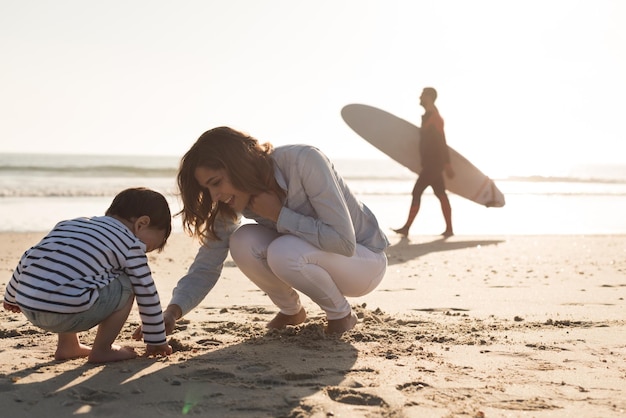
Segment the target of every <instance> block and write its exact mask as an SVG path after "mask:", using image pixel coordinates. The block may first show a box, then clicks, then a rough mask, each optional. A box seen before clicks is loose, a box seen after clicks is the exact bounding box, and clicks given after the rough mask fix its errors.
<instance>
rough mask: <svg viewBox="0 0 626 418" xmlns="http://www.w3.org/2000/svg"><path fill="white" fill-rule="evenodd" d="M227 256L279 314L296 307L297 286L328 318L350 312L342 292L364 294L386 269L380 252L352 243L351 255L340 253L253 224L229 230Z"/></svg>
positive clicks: (385, 259) (299, 306) (294, 312)
mask: <svg viewBox="0 0 626 418" xmlns="http://www.w3.org/2000/svg"><path fill="white" fill-rule="evenodd" d="M230 254H231V256H232V257H233V260H234V261H235V264H237V266H238V267H239V269H240V270H241V271H242V272H243V273H244V274H245V275H246V276H248V278H249V279H250V280H252V282H253V283H254V284H256V285H257V286H258V287H259V288H260V289H261V290H263V291H264V292H265V293H267V295H268V296H269V297H270V299H271V300H272V302H274V303H275V304H276V306H278V308H279V309H280V312H282V313H283V314H285V315H294V314H296V313H298V312H299V311H300V309H301V308H302V305H301V303H300V297H299V296H298V293H297V292H296V290H298V291H300V292H302V293H303V294H305V295H307V296H308V297H310V298H311V300H313V301H314V302H315V303H317V304H318V305H319V306H320V308H322V309H323V310H324V311H325V312H326V316H327V318H328V319H331V320H333V319H341V318H343V317H345V316H347V315H348V314H350V312H351V309H350V304H349V303H348V301H347V300H346V296H350V297H356V296H363V295H366V294H368V293H370V292H371V291H372V290H374V289H375V288H376V286H378V284H379V283H380V282H381V280H382V279H383V276H384V275H385V271H386V269H387V256H386V255H385V253H384V252H382V253H375V252H373V251H371V250H369V249H367V248H365V247H364V246H362V245H358V244H357V248H356V253H355V254H354V255H353V256H352V257H346V256H343V255H339V254H334V253H329V252H326V251H322V250H320V249H319V248H317V247H315V246H313V245H311V244H309V243H308V242H306V241H304V240H302V239H300V238H298V237H296V236H295V235H289V234H287V235H282V234H279V233H278V232H276V231H274V230H271V229H268V228H266V227H264V226H261V225H258V224H246V225H242V226H241V227H239V228H238V229H237V230H236V231H235V232H234V233H233V234H232V236H231V237H230Z"/></svg>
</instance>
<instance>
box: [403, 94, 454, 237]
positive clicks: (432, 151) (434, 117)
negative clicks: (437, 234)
mask: <svg viewBox="0 0 626 418" xmlns="http://www.w3.org/2000/svg"><path fill="white" fill-rule="evenodd" d="M435 100H437V90H435V89H434V88H432V87H425V88H424V89H423V90H422V94H421V95H420V105H421V106H422V107H423V108H424V114H423V115H422V128H421V129H420V135H421V138H422V139H421V141H420V148H419V150H420V158H421V161H422V170H421V171H420V173H419V175H418V177H417V180H416V181H415V186H413V191H412V193H411V194H412V200H411V207H410V208H409V215H408V217H407V220H406V222H405V224H404V226H402V228H398V229H394V230H393V231H394V232H396V233H398V234H400V235H403V236H405V237H406V236H408V235H409V229H410V228H411V225H412V224H413V221H414V220H415V217H416V216H417V213H418V212H419V209H420V203H421V198H422V194H423V193H424V190H426V188H427V187H428V186H430V187H432V189H433V192H434V193H435V196H437V198H438V199H439V202H440V203H441V211H442V212H443V217H444V220H445V222H446V230H445V231H443V233H442V234H441V235H443V236H444V237H451V236H452V235H454V231H453V229H452V207H451V206H450V200H449V199H448V195H447V194H446V188H445V184H444V178H443V175H444V171H445V174H446V176H448V177H449V178H453V177H454V170H453V169H452V166H451V165H450V155H449V153H448V145H447V143H446V135H445V132H444V129H443V119H442V118H441V115H439V110H438V109H437V107H436V106H435Z"/></svg>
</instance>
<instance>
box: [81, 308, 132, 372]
mask: <svg viewBox="0 0 626 418" xmlns="http://www.w3.org/2000/svg"><path fill="white" fill-rule="evenodd" d="M134 301H135V298H134V297H129V298H128V300H127V301H126V304H125V305H124V306H123V307H122V308H121V309H118V310H117V311H115V312H113V313H112V314H111V315H109V316H108V317H107V318H106V319H105V320H104V321H102V322H101V323H100V325H98V332H97V334H96V338H95V340H94V342H93V347H92V349H91V353H90V354H89V362H90V363H106V362H110V361H120V360H129V359H132V358H135V357H137V353H136V352H135V350H134V349H133V348H131V347H120V346H119V345H116V344H113V342H114V341H115V339H116V338H117V336H118V335H119V333H120V331H121V330H122V327H123V326H124V323H125V322H126V319H128V315H129V314H130V310H131V308H132V307H133V302H134Z"/></svg>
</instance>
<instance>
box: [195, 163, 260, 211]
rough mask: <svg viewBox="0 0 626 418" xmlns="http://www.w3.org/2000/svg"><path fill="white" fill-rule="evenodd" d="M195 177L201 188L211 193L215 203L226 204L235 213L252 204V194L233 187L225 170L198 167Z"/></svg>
mask: <svg viewBox="0 0 626 418" xmlns="http://www.w3.org/2000/svg"><path fill="white" fill-rule="evenodd" d="M194 177H195V178H196V181H197V182H198V184H199V185H200V187H202V188H203V189H206V190H208V191H209V193H210V194H211V199H212V200H213V202H224V203H226V204H227V205H228V206H230V207H231V208H232V209H233V210H234V211H235V212H241V211H243V210H244V209H245V208H246V206H248V203H249V202H250V194H249V193H246V192H242V191H241V190H238V189H236V188H235V187H233V185H232V183H231V182H230V177H229V176H228V174H227V173H226V170H224V169H218V170H214V169H212V168H207V167H197V168H196V170H195V171H194Z"/></svg>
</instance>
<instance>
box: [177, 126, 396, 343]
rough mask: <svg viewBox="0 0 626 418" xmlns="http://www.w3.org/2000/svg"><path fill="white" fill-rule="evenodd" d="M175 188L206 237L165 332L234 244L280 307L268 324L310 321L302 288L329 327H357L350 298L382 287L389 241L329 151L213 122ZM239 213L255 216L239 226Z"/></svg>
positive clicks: (207, 285)
mask: <svg viewBox="0 0 626 418" xmlns="http://www.w3.org/2000/svg"><path fill="white" fill-rule="evenodd" d="M178 186H179V188H180V192H181V195H182V201H183V209H182V210H181V212H180V214H182V218H183V227H184V228H185V231H187V232H188V233H190V234H191V235H193V236H195V237H197V238H199V239H200V240H202V241H203V244H204V245H203V246H201V247H200V250H199V251H198V254H197V255H196V258H195V260H194V262H193V264H192V265H191V267H190V268H189V272H188V274H187V275H186V276H184V277H183V278H181V279H180V281H179V282H178V283H177V285H176V287H175V289H174V292H173V297H172V300H171V301H170V304H169V306H168V307H167V309H166V311H165V318H166V327H167V328H168V330H170V331H171V330H173V328H174V324H175V321H176V320H177V319H179V318H181V317H182V316H183V315H185V314H186V313H187V312H189V311H190V310H192V309H193V308H194V307H196V306H197V305H198V304H199V303H200V302H201V301H202V300H203V299H204V297H205V296H206V295H207V294H208V292H209V291H210V290H211V289H212V288H213V286H214V285H215V283H216V282H217V279H218V277H219V275H220V273H221V270H222V267H223V264H224V260H225V259H226V256H227V254H228V251H229V249H230V252H231V256H232V258H233V260H234V261H235V263H236V264H237V266H238V267H239V268H240V269H241V271H242V272H243V273H244V274H245V275H246V276H247V277H248V278H249V279H250V280H252V282H253V283H254V284H256V285H257V286H258V287H259V288H260V289H261V290H263V291H264V292H265V293H267V295H268V296H269V297H270V299H271V300H272V302H274V304H276V306H277V307H278V308H279V312H278V313H277V314H276V316H275V317H274V319H272V320H271V321H270V322H269V323H268V324H267V327H268V328H276V329H278V328H284V327H286V326H287V325H297V324H300V323H302V322H304V321H305V319H306V312H305V310H304V308H303V307H302V305H301V303H300V297H299V295H298V292H297V291H299V292H301V293H303V294H305V295H307V296H308V297H309V298H311V299H312V300H313V301H314V302H315V303H317V304H318V305H319V306H320V308H321V309H323V310H324V312H326V317H327V319H328V326H327V328H326V331H327V332H328V333H335V334H341V333H343V332H345V331H348V330H350V329H352V328H353V327H354V326H355V324H356V323H357V317H356V315H355V314H354V313H353V312H352V310H351V308H350V304H349V303H348V301H347V300H346V296H348V297H357V296H362V295H365V294H368V293H369V292H371V291H372V290H374V289H375V288H376V286H378V284H379V283H380V282H381V280H382V278H383V276H384V274H385V270H386V268H387V257H386V255H385V253H384V250H385V248H387V246H388V245H389V242H388V240H387V237H386V236H385V234H384V233H383V232H382V231H381V229H380V228H379V226H378V221H377V220H376V217H375V216H374V215H373V214H372V212H371V211H370V210H369V209H368V208H367V207H366V206H365V205H363V204H362V203H361V202H360V201H359V200H358V199H357V198H356V197H355V196H354V195H353V194H352V192H351V191H350V189H349V188H348V186H347V185H346V183H345V182H344V180H343V179H342V178H341V177H340V176H339V175H338V174H337V173H336V172H335V169H334V167H333V165H332V163H331V162H330V161H329V160H328V158H327V157H326V156H325V155H324V154H322V152H320V151H319V150H318V149H316V148H314V147H312V146H307V145H288V146H281V147H276V148H274V147H273V146H272V145H271V144H270V143H265V144H260V143H259V142H258V141H257V140H256V139H255V138H252V137H250V136H248V135H246V134H243V133H241V132H238V131H236V130H233V129H230V128H227V127H220V128H215V129H211V130H209V131H207V132H205V133H204V134H202V136H200V138H199V139H198V140H197V141H196V143H195V144H194V145H193V146H192V147H191V149H189V151H188V152H187V153H186V154H185V155H184V157H183V158H182V160H181V165H180V169H179V172H178ZM240 215H242V216H244V217H246V218H249V219H252V220H254V221H255V223H247V224H245V225H240V219H241V216H240Z"/></svg>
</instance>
